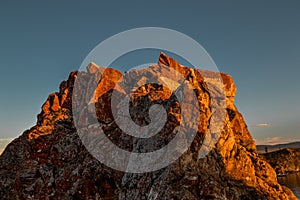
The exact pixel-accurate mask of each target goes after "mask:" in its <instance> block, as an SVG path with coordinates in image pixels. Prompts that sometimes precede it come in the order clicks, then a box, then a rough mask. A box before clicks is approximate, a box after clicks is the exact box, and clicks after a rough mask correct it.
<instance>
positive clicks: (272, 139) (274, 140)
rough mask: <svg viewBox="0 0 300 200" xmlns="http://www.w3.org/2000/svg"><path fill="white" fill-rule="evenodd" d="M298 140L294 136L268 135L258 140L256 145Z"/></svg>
mask: <svg viewBox="0 0 300 200" xmlns="http://www.w3.org/2000/svg"><path fill="white" fill-rule="evenodd" d="M295 141H297V140H295V139H292V138H282V137H279V136H276V137H268V138H265V139H262V140H256V139H255V143H256V145H276V144H286V143H290V142H295Z"/></svg>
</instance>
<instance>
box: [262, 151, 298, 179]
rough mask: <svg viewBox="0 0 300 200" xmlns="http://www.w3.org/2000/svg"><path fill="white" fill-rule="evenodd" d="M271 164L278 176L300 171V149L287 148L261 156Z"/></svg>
mask: <svg viewBox="0 0 300 200" xmlns="http://www.w3.org/2000/svg"><path fill="white" fill-rule="evenodd" d="M261 156H262V157H263V158H264V159H265V160H266V161H268V162H269V163H270V165H271V166H272V167H273V168H274V169H275V171H276V173H277V174H286V173H291V172H299V171H300V149H299V148H286V149H282V150H278V151H274V152H270V153H264V154H261Z"/></svg>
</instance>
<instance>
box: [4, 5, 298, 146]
mask: <svg viewBox="0 0 300 200" xmlns="http://www.w3.org/2000/svg"><path fill="white" fill-rule="evenodd" d="M299 9H300V2H299V1H292V0H291V1H275V0H272V1H247V2H246V1H243V2H241V1H226V2H225V1H186V2H184V1H169V2H166V1H120V2H117V1H106V2H105V3H104V2H101V1H66V0H65V1H30V0H27V1H19V2H17V1H1V3H0V67H1V73H0V91H1V99H0V137H1V138H3V137H5V138H6V137H16V136H18V135H20V134H21V133H22V132H23V131H24V130H25V129H27V128H30V127H31V126H32V125H33V124H34V123H35V122H36V115H37V114H38V113H39V112H40V107H41V105H42V104H43V102H44V101H45V100H46V98H47V95H48V94H49V93H51V92H54V91H57V90H58V85H59V83H60V82H61V81H62V80H64V79H66V78H67V76H68V73H69V72H70V71H72V70H76V69H78V67H79V66H80V64H81V62H82V61H83V59H84V58H85V56H86V55H87V54H88V53H89V52H90V51H91V50H92V49H93V48H94V47H95V46H96V45H97V44H98V43H100V42H101V41H103V40H104V39H106V38H108V37H110V36H112V35H114V34H117V33H119V32H121V31H125V30H128V29H131V28H137V27H145V26H155V27H165V28H170V29H174V30H177V31H180V32H182V33H185V34H187V35H188V36H190V37H192V38H193V39H195V40H196V41H198V42H199V43H200V44H201V45H202V46H203V47H204V48H205V49H206V50H207V51H208V53H209V54H210V55H211V56H212V58H213V59H214V61H215V62H216V64H217V66H218V67H219V70H220V71H223V72H226V73H229V74H231V75H232V76H233V78H234V80H235V82H236V85H237V88H238V92H237V97H236V104H237V106H238V108H239V110H240V112H242V114H243V115H244V117H245V119H246V121H247V124H248V125H249V128H250V131H251V133H252V135H253V136H254V138H256V139H257V140H261V141H266V142H267V140H268V138H269V139H270V138H271V139H272V138H273V140H274V138H275V137H276V139H277V140H279V141H289V140H295V139H299V140H300V135H299V133H300V131H299V130H300V106H299V104H298V103H299V102H300V101H299V100H300V79H299V78H298V75H299V72H300V64H299V63H300V23H299V22H300V12H299ZM166 39H168V38H166ZM149 55H150V54H149ZM157 56H158V55H156V57H153V58H155V60H152V62H156V61H157ZM149 58H152V57H148V58H146V57H145V58H144V57H143V56H141V57H139V58H135V59H141V62H142V61H143V60H142V59H149ZM124 62H125V63H124V66H126V65H130V61H128V62H126V61H124ZM266 123H267V124H270V126H259V127H256V126H255V125H256V124H266Z"/></svg>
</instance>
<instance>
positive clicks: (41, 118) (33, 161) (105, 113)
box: [0, 54, 296, 200]
mask: <svg viewBox="0 0 300 200" xmlns="http://www.w3.org/2000/svg"><path fill="white" fill-rule="evenodd" d="M163 65H164V66H165V67H164V66H163ZM170 68H172V69H173V70H176V71H178V72H179V73H180V74H181V75H182V76H183V78H184V79H185V80H186V81H188V82H189V83H190V84H191V85H192V90H193V92H194V93H195V95H196V97H197V100H196V101H198V102H193V103H198V104H199V109H200V117H199V126H198V127H196V129H197V130H196V131H197V134H196V136H195V138H194V141H193V143H192V145H191V146H190V148H189V149H188V150H187V151H186V152H185V153H184V154H183V155H182V156H181V157H180V158H179V159H178V160H176V161H175V162H174V163H172V164H171V165H169V166H168V167H166V168H163V169H160V170H158V171H155V172H149V173H144V174H130V173H124V172H120V171H116V170H113V169H111V168H109V167H106V166H105V165H103V164H102V163H100V162H99V161H98V160H96V159H95V158H94V157H93V156H92V155H91V154H90V153H89V152H88V151H87V149H86V148H85V147H84V146H83V144H82V142H81V140H80V138H79V136H78V135H77V130H76V128H75V126H74V119H75V120H77V121H76V124H77V125H79V126H78V127H77V128H80V129H81V130H82V131H83V132H84V133H86V134H90V136H93V137H91V138H88V139H90V140H92V141H91V142H94V143H95V148H96V147H97V145H99V143H98V142H99V141H97V139H98V137H97V136H98V135H97V134H99V130H102V131H103V132H104V134H105V135H106V136H107V137H108V138H109V139H110V140H111V141H112V142H113V143H115V144H116V145H118V146H119V147H120V148H122V149H124V150H127V151H136V152H145V151H147V150H153V151H154V150H157V149H160V148H161V147H163V146H165V145H167V144H168V143H169V142H170V141H171V140H172V139H173V137H174V135H175V134H174V132H173V131H174V130H176V128H177V127H178V126H179V125H180V122H181V115H182V114H186V115H188V117H190V118H192V117H193V115H194V113H192V112H190V110H192V108H193V106H194V104H193V103H192V102H191V101H192V99H190V98H188V99H186V100H185V101H183V102H179V101H178V99H176V98H175V92H176V90H177V88H178V87H179V85H180V84H179V83H177V81H178V79H176V77H172V76H168V75H170V71H171V70H170ZM78 79H81V81H78ZM150 79H151V80H152V79H153V80H155V81H157V82H159V83H160V84H153V83H150V84H145V83H146V82H147V81H148V80H150ZM76 80H77V81H78V82H77V81H76ZM181 81H182V80H181ZM127 83H128V84H129V85H130V87H129V86H128V85H126V84H127ZM165 83H168V84H169V87H166V86H165V85H163V84H165ZM76 84H78V85H76ZM74 86H76V87H74ZM74 88H76V89H78V91H80V92H79V93H78V94H77V95H78V96H76V99H77V98H78V99H79V101H78V102H74V101H73V99H74V96H73V95H74V90H75V89H74ZM92 88H94V89H95V91H94V90H93V89H92ZM114 90H115V91H116V95H117V96H118V95H119V96H118V98H117V100H122V99H123V97H124V96H125V95H129V94H131V96H130V100H131V102H130V108H129V112H130V115H131V116H130V117H131V118H132V120H133V121H134V122H135V123H136V124H138V125H141V126H145V125H147V124H149V123H151V121H150V118H149V109H150V107H151V106H152V105H154V104H160V105H162V106H163V107H164V108H165V109H166V113H167V122H166V124H165V126H164V127H163V128H162V130H161V131H160V132H159V133H158V134H157V135H155V136H153V137H152V138H151V139H150V140H147V139H146V140H145V139H144V140H139V139H137V138H133V137H132V136H129V135H128V134H126V133H123V132H122V130H121V129H120V128H119V127H118V125H117V124H116V121H115V119H114V117H113V115H112V112H111V109H112V108H111V105H112V99H111V97H112V92H113V91H114ZM235 94H236V88H235V84H234V81H233V79H232V78H231V77H230V76H229V75H227V74H223V73H221V74H219V73H217V72H210V71H203V70H196V69H190V68H187V67H184V66H182V65H180V64H179V63H177V62H176V61H175V60H174V59H172V58H169V57H167V56H166V55H165V54H161V55H160V58H159V64H158V65H153V66H150V67H149V68H147V69H142V70H132V71H129V72H128V73H126V74H125V75H124V76H123V75H122V73H121V72H119V71H117V70H114V69H110V68H108V69H104V68H101V67H100V68H99V67H97V65H96V64H93V63H92V64H90V65H89V66H88V68H87V72H72V73H71V74H70V76H69V78H68V80H67V81H64V82H62V83H61V84H60V89H59V92H58V93H53V94H50V95H49V97H48V99H47V101H46V102H45V103H44V104H43V106H42V111H41V113H40V114H39V115H38V122H37V125H36V126H34V127H32V128H31V129H30V130H27V131H25V132H24V133H23V134H22V135H21V136H20V137H19V138H17V139H15V140H14V141H12V143H10V144H9V145H8V146H7V148H6V149H5V151H4V152H3V154H2V155H1V156H0V197H1V198H2V199H14V200H15V199H66V200H69V199H70V200H71V199H149V198H150V197H151V198H152V199H287V200H288V199H296V197H295V196H294V195H293V193H292V192H291V191H290V190H289V189H288V188H286V187H284V186H281V185H280V184H279V183H278V182H277V179H276V174H275V171H274V169H272V167H271V166H270V165H269V164H268V163H267V162H266V161H264V160H263V159H261V158H260V157H259V156H258V154H257V152H256V150H255V143H254V141H253V139H252V137H251V134H250V133H249V131H248V129H247V125H246V124H245V122H244V119H243V117H242V115H241V114H240V113H239V111H238V110H237V108H236V106H235V105H234V96H235ZM216 102H217V103H218V105H221V104H222V102H225V105H226V106H225V107H224V108H223V109H224V110H223V111H224V112H225V122H224V124H221V125H222V126H221V135H220V138H219V139H218V141H216V142H217V143H216V145H215V147H214V148H212V149H211V151H209V153H208V154H207V155H206V156H205V157H203V158H202V157H201V156H199V155H201V152H202V151H201V150H203V149H207V148H208V147H207V146H205V145H203V144H206V143H204V140H203V139H204V137H206V139H207V140H213V137H214V136H215V133H214V132H213V131H211V130H214V129H209V127H210V126H211V125H212V124H214V123H215V124H217V125H218V124H219V123H220V122H219V121H218V120H219V119H218V118H213V114H214V113H215V112H220V110H217V109H215V108H214V106H216V105H215V104H214V103H216ZM73 103H78V105H75V107H79V108H82V109H81V110H78V113H73V112H72V111H73V110H72V106H73ZM114 103H118V102H114ZM182 104H186V105H187V108H188V109H186V110H181V106H182ZM113 105H117V104H113ZM90 108H95V110H96V116H95V117H96V118H97V119H94V118H93V116H91V115H90V111H91V110H92V109H90ZM75 111H76V109H75ZM217 114H218V113H217ZM74 116H78V117H77V118H74ZM97 125H99V127H98V126H97ZM175 133H176V132H175ZM82 137H84V135H83V136H82ZM81 139H84V138H81ZM103 145H104V144H103ZM148 148H149V149H148ZM115 156H118V155H115ZM123 164H124V163H123Z"/></svg>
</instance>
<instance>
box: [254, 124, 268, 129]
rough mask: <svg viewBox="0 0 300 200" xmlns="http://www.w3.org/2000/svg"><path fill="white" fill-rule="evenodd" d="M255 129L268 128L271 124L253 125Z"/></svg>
mask: <svg viewBox="0 0 300 200" xmlns="http://www.w3.org/2000/svg"><path fill="white" fill-rule="evenodd" d="M254 126H255V127H261V128H269V127H271V124H266V123H265V124H255V125H254Z"/></svg>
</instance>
